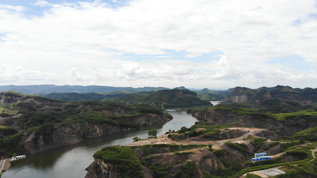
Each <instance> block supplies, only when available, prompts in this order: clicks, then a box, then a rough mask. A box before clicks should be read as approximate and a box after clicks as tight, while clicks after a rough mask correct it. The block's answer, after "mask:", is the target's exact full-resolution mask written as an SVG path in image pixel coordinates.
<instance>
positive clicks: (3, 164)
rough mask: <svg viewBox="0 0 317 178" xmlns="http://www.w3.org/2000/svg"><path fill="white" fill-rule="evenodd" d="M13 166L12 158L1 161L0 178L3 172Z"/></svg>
mask: <svg viewBox="0 0 317 178" xmlns="http://www.w3.org/2000/svg"><path fill="white" fill-rule="evenodd" d="M10 166H11V162H10V158H6V159H2V160H1V161H0V176H1V175H2V173H3V172H5V171H6V170H8V169H9V168H10Z"/></svg>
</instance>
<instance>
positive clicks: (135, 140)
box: [133, 137, 141, 142]
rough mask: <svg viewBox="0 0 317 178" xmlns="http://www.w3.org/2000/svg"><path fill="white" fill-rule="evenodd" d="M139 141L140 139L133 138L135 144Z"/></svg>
mask: <svg viewBox="0 0 317 178" xmlns="http://www.w3.org/2000/svg"><path fill="white" fill-rule="evenodd" d="M139 140H141V139H140V138H139V137H134V138H133V141H134V142H137V141H139Z"/></svg>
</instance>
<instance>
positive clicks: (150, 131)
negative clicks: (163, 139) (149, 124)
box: [148, 129, 157, 138]
mask: <svg viewBox="0 0 317 178" xmlns="http://www.w3.org/2000/svg"><path fill="white" fill-rule="evenodd" d="M148 135H149V138H156V135H157V130H156V129H153V130H149V132H148Z"/></svg>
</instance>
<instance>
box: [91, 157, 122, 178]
mask: <svg viewBox="0 0 317 178" xmlns="http://www.w3.org/2000/svg"><path fill="white" fill-rule="evenodd" d="M86 171H88V172H87V175H86V177H88V178H117V175H118V173H117V172H116V171H115V170H114V168H113V165H112V164H107V163H105V162H104V161H102V160H100V159H95V160H94V162H92V163H91V164H90V165H89V166H88V167H87V168H86Z"/></svg>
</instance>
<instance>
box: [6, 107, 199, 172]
mask: <svg viewBox="0 0 317 178" xmlns="http://www.w3.org/2000/svg"><path fill="white" fill-rule="evenodd" d="M168 113H170V114H171V115H173V120H171V121H169V122H167V123H166V124H165V125H163V126H161V128H157V127H151V128H143V129H141V130H138V131H131V132H125V133H121V134H115V135H110V136H107V137H106V138H96V139H88V140H86V141H83V142H81V143H78V144H75V145H71V146H67V147H63V148H60V149H55V150H51V151H47V152H42V153H38V154H36V155H28V156H27V158H26V159H23V160H18V161H15V162H12V165H11V167H10V168H9V169H8V170H7V171H6V172H4V173H3V174H2V178H46V177H47V178H57V177H67V178H77V177H85V175H86V173H87V172H86V171H85V168H86V167H88V166H89V165H90V163H92V162H93V160H94V158H93V154H94V153H95V152H96V151H98V150H100V149H101V148H103V147H106V146H113V145H127V144H129V143H132V142H133V138H134V137H139V138H142V139H144V138H147V136H148V130H149V129H153V128H156V129H157V133H158V135H162V134H165V133H166V132H167V131H169V130H170V129H171V130H175V131H176V130H179V129H180V128H181V127H183V126H185V127H191V126H192V125H194V124H195V122H197V120H196V119H195V118H194V117H192V116H191V115H188V114H187V113H186V111H184V110H168Z"/></svg>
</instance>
